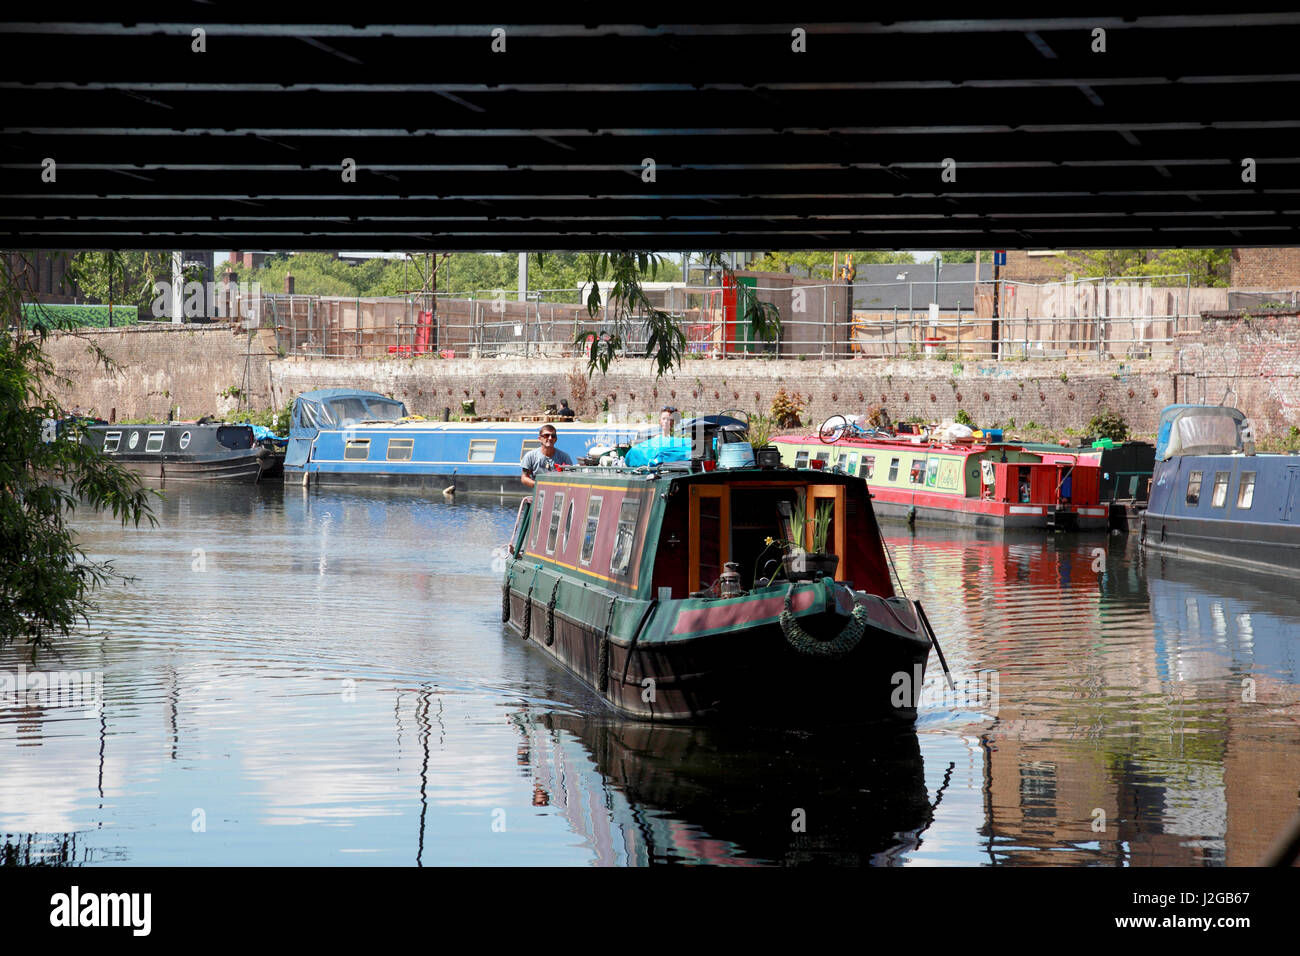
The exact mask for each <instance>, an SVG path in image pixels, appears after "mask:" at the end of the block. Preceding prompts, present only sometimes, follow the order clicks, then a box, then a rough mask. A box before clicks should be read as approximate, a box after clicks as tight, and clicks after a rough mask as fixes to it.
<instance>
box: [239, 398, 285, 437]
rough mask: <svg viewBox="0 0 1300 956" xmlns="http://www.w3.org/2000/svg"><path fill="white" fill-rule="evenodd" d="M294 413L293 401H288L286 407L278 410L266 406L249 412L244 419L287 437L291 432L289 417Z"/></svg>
mask: <svg viewBox="0 0 1300 956" xmlns="http://www.w3.org/2000/svg"><path fill="white" fill-rule="evenodd" d="M292 413H293V402H292V401H290V402H287V403H286V404H285V406H284V408H281V409H280V410H279V411H276V410H275V409H274V408H266V409H263V410H262V411H258V412H249V413H247V414H246V415H245V416H244V418H243V420H244V421H246V422H248V424H250V425H261V426H262V427H263V428H269V429H271V431H273V432H275V433H276V434H277V435H280V436H282V437H287V436H288V434H289V418H290V415H291V414H292Z"/></svg>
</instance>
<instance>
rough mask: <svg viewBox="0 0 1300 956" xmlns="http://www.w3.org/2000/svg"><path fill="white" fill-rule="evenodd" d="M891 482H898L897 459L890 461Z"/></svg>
mask: <svg viewBox="0 0 1300 956" xmlns="http://www.w3.org/2000/svg"><path fill="white" fill-rule="evenodd" d="M889 480H890V481H897V480H898V459H897V458H891V459H889Z"/></svg>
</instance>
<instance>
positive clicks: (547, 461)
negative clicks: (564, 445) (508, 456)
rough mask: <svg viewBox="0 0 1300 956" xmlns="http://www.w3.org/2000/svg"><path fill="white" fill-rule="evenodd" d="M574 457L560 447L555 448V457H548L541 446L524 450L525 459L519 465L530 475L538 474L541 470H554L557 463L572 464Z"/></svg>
mask: <svg viewBox="0 0 1300 956" xmlns="http://www.w3.org/2000/svg"><path fill="white" fill-rule="evenodd" d="M572 464H573V459H572V458H570V457H569V456H568V455H567V454H566V453H565V452H562V451H560V449H558V448H557V449H555V457H553V458H547V457H546V456H545V455H544V454H542V450H541V449H540V448H530V449H528V451H526V452H524V460H523V461H521V462H520V463H519V466H520V467H521V468H522V469H523V470H524V471H526V472H528V475H529V477H532V476H534V475H536V474H537V473H538V472H539V471H554V470H555V466H556V465H565V466H568V465H572Z"/></svg>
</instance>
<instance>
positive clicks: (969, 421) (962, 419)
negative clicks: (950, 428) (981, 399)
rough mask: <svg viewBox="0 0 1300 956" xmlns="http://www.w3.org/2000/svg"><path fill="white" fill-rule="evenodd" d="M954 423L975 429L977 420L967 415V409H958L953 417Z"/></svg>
mask: <svg viewBox="0 0 1300 956" xmlns="http://www.w3.org/2000/svg"><path fill="white" fill-rule="evenodd" d="M953 421H954V422H956V423H957V424H958V425H969V426H971V427H974V425H975V420H974V419H973V418H971V417H970V415H968V414H967V413H966V409H964V408H959V409H957V414H956V415H955V416H953Z"/></svg>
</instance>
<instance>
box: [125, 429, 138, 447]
mask: <svg viewBox="0 0 1300 956" xmlns="http://www.w3.org/2000/svg"><path fill="white" fill-rule="evenodd" d="M138 444H140V433H139V432H131V437H130V438H129V439H127V442H126V447H127V448H130V449H131V450H132V451H134V450H135V446H136V445H138Z"/></svg>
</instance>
